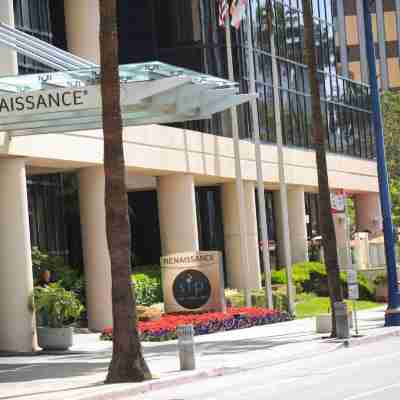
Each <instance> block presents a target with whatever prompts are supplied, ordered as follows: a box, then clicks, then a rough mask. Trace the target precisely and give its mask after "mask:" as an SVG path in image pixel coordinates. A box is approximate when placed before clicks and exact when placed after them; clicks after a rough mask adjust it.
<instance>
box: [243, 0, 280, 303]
mask: <svg viewBox="0 0 400 400" xmlns="http://www.w3.org/2000/svg"><path fill="white" fill-rule="evenodd" d="M247 41H248V48H249V52H250V57H249V82H250V87H249V92H250V93H256V78H255V66H254V47H253V38H252V32H251V8H250V7H249V8H248V12H247ZM250 107H251V114H252V121H253V141H254V152H255V158H256V169H257V199H258V209H259V213H260V225H261V241H262V247H261V250H262V251H261V253H262V257H263V262H264V275H265V299H266V306H267V308H270V309H273V308H274V302H273V298H272V286H271V263H270V257H269V240H268V229H267V215H266V206H265V193H264V191H265V188H264V178H263V170H262V158H261V145H260V126H259V120H258V109H257V99H256V98H253V99H252V100H251V103H250Z"/></svg>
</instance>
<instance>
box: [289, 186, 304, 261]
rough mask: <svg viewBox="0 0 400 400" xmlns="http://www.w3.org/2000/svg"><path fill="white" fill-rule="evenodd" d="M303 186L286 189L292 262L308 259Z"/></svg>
mask: <svg viewBox="0 0 400 400" xmlns="http://www.w3.org/2000/svg"><path fill="white" fill-rule="evenodd" d="M304 196H305V193H304V188H299V189H297V188H296V189H291V188H290V189H289V190H288V213H289V229H290V248H291V251H292V263H293V264H295V263H300V262H304V261H308V244H307V216H306V201H305V197H304Z"/></svg>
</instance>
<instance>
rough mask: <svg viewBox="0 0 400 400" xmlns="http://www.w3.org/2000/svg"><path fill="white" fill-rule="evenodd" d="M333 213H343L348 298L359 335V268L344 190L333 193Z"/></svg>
mask: <svg viewBox="0 0 400 400" xmlns="http://www.w3.org/2000/svg"><path fill="white" fill-rule="evenodd" d="M331 202H332V214H336V215H337V214H342V215H343V217H344V224H345V226H344V227H345V237H346V239H345V240H346V271H347V289H348V298H349V300H352V304H353V313H354V327H355V330H356V335H357V336H358V319H357V300H358V299H359V297H360V293H359V285H358V279H357V270H356V269H355V268H354V267H353V261H352V256H351V232H350V223H349V218H348V212H347V198H346V193H345V192H344V191H340V192H336V193H331Z"/></svg>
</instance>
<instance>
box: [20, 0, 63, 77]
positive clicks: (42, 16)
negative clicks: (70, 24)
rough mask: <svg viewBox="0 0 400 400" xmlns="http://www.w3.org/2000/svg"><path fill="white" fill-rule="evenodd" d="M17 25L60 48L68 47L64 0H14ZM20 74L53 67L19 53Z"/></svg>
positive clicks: (22, 29)
mask: <svg viewBox="0 0 400 400" xmlns="http://www.w3.org/2000/svg"><path fill="white" fill-rule="evenodd" d="M14 16H15V26H16V28H18V29H19V30H21V31H22V32H25V33H27V34H29V35H32V36H34V37H36V38H38V39H40V40H44V41H45V42H48V43H51V44H53V45H55V46H57V47H59V48H62V49H65V48H66V36H65V16H64V0H14ZM18 69H19V73H20V74H30V73H40V72H46V71H50V70H51V68H49V67H47V66H45V65H43V64H41V63H39V62H37V61H34V60H32V59H30V58H29V57H26V56H23V55H20V54H19V55H18Z"/></svg>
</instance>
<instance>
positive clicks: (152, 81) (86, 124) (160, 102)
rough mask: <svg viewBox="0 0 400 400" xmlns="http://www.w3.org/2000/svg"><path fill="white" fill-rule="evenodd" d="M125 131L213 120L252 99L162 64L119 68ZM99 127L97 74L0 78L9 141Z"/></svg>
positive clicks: (221, 82) (225, 84) (1, 123)
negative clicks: (213, 116) (219, 114)
mask: <svg viewBox="0 0 400 400" xmlns="http://www.w3.org/2000/svg"><path fill="white" fill-rule="evenodd" d="M119 75H120V84H121V111H122V118H123V122H124V126H133V125H145V124H152V123H172V122H182V121H189V120H196V119H197V120H200V119H207V118H211V116H212V115H213V114H215V113H218V112H221V111H224V110H226V109H228V108H230V107H233V106H237V105H239V104H242V103H245V102H247V101H249V100H250V99H251V98H253V97H254V96H255V95H251V94H239V87H238V85H237V84H236V83H235V82H231V81H228V80H225V79H221V78H217V77H213V76H210V75H205V74H201V73H197V72H194V71H191V70H187V69H183V68H179V67H174V66H172V65H168V64H163V63H160V62H150V63H141V64H129V65H122V66H120V69H119ZM101 127H102V112H101V87H100V69H99V68H98V67H93V68H89V69H83V70H79V69H78V70H73V71H62V72H53V73H44V74H36V75H21V76H12V77H3V78H0V131H7V132H9V133H10V135H11V136H23V135H35V134H44V133H58V132H71V131H79V130H90V129H99V128H101Z"/></svg>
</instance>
